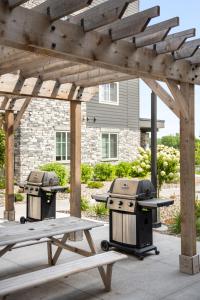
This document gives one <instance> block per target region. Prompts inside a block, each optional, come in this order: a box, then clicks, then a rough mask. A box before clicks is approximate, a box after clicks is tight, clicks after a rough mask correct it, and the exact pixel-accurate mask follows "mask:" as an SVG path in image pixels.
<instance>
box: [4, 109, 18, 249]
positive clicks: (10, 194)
mask: <svg viewBox="0 0 200 300" xmlns="http://www.w3.org/2000/svg"><path fill="white" fill-rule="evenodd" d="M5 127H6V130H5V135H6V141H5V144H6V149H5V155H6V159H5V178H6V189H5V211H4V218H5V219H6V220H9V221H14V220H15V208H14V202H15V196H14V111H13V110H6V113H5ZM12 244H13V243H12Z"/></svg>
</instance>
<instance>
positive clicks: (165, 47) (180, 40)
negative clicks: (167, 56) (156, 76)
mask: <svg viewBox="0 0 200 300" xmlns="http://www.w3.org/2000/svg"><path fill="white" fill-rule="evenodd" d="M195 33H196V30H195V29H194V28H192V29H188V30H184V31H181V32H178V33H174V34H171V35H169V36H167V37H166V39H165V40H164V41H163V42H160V43H157V44H155V45H154V49H155V50H156V52H157V53H158V54H163V53H168V52H173V51H176V50H178V49H179V48H180V47H181V46H182V45H183V44H184V43H185V41H186V39H188V38H190V37H193V36H195Z"/></svg>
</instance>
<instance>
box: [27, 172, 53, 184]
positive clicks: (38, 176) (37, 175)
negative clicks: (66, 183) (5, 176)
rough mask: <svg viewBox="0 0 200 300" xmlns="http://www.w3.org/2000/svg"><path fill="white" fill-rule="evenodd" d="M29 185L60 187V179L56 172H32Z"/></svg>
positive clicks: (28, 180) (28, 181)
mask: <svg viewBox="0 0 200 300" xmlns="http://www.w3.org/2000/svg"><path fill="white" fill-rule="evenodd" d="M27 184H31V185H38V186H44V187H45V186H58V185H59V179H58V177H57V175H56V173H55V172H44V171H32V172H30V174H29V176H28V179H27Z"/></svg>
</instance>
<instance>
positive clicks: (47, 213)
mask: <svg viewBox="0 0 200 300" xmlns="http://www.w3.org/2000/svg"><path fill="white" fill-rule="evenodd" d="M23 188H24V192H25V193H26V194H27V212H26V218H25V217H21V219H20V221H21V223H25V222H26V221H32V222H33V221H41V220H45V219H51V218H55V217H56V193H57V192H62V191H65V190H66V187H62V186H60V185H59V179H58V177H57V176H56V174H55V172H41V171H32V172H31V173H30V174H29V176H28V179H27V182H26V183H25V184H24V185H23Z"/></svg>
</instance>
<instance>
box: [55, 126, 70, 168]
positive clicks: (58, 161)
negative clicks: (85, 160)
mask: <svg viewBox="0 0 200 300" xmlns="http://www.w3.org/2000/svg"><path fill="white" fill-rule="evenodd" d="M57 133H65V134H66V153H65V154H66V160H57V159H56V157H57V155H56V146H57V141H56V135H57ZM68 134H70V131H69V130H56V132H55V161H56V162H57V163H70V159H67V157H68V152H67V145H68Z"/></svg>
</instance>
